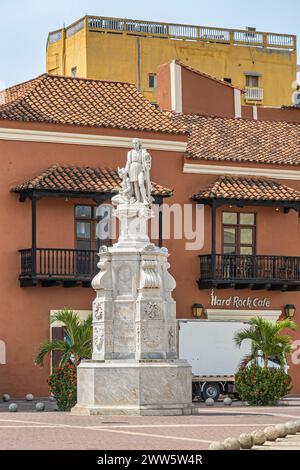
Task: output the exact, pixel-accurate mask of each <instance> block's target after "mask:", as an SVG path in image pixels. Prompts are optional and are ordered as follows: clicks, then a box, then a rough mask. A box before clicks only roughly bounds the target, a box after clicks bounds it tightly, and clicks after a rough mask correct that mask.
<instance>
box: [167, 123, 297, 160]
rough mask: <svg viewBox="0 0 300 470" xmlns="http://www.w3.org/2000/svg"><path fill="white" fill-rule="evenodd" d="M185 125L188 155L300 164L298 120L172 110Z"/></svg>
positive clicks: (215, 158)
mask: <svg viewBox="0 0 300 470" xmlns="http://www.w3.org/2000/svg"><path fill="white" fill-rule="evenodd" d="M173 119H174V120H175V121H176V122H181V123H183V124H185V125H187V127H188V129H189V132H190V137H189V139H188V146H187V158H190V159H194V160H211V161H228V162H247V163H256V164H276V165H291V166H292V165H293V166H298V165H300V123H291V122H284V121H255V120H250V119H233V118H223V117H210V116H199V115H194V114H193V115H191V114H189V115H188V114H186V115H185V114H173Z"/></svg>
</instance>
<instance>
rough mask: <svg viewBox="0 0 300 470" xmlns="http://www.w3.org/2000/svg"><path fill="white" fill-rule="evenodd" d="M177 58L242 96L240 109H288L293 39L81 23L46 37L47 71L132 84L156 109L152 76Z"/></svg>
mask: <svg viewBox="0 0 300 470" xmlns="http://www.w3.org/2000/svg"><path fill="white" fill-rule="evenodd" d="M173 59H178V60H180V61H182V62H183V63H185V64H187V65H189V66H190V67H193V68H195V69H198V70H201V71H202V72H206V73H208V74H210V75H212V76H214V77H217V78H219V79H223V80H226V81H229V82H231V83H232V84H233V85H236V86H238V87H240V88H242V89H244V90H245V92H246V93H245V95H244V98H243V99H244V101H245V102H246V103H248V104H258V105H264V106H282V105H290V104H291V103H292V93H293V86H294V84H295V80H296V72H297V55H296V36H293V35H289V34H277V33H268V32H260V31H256V30H255V29H254V28H248V29H245V30H231V29H223V28H211V27H202V26H190V25H179V24H170V23H159V22H151V21H141V20H129V19H121V18H107V17H94V16H93V17H92V16H86V17H84V18H81V19H80V20H78V21H76V22H75V23H73V24H72V25H70V26H68V27H66V28H63V29H60V30H57V31H54V32H51V33H49V36H48V41H47V65H46V67H47V72H48V73H50V74H54V75H71V76H77V77H84V78H92V79H100V80H113V81H122V82H131V83H134V84H135V85H136V86H137V87H138V88H139V90H140V91H141V92H142V93H143V94H144V95H145V96H146V97H147V98H148V99H149V100H150V101H152V102H156V71H157V67H158V66H159V65H160V64H163V63H166V62H169V61H171V60H173Z"/></svg>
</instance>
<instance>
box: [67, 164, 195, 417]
mask: <svg viewBox="0 0 300 470" xmlns="http://www.w3.org/2000/svg"><path fill="white" fill-rule="evenodd" d="M124 171H125V170H124ZM124 174H125V173H124ZM124 194H125V189H124ZM124 194H123V196H122V194H120V196H119V195H118V196H116V198H117V199H116V200H117V203H118V206H117V208H116V210H115V215H116V216H117V217H118V218H119V219H120V237H119V240H118V242H117V243H116V244H115V245H114V246H113V247H110V248H106V247H102V250H101V251H100V253H99V257H100V260H99V263H98V267H99V272H98V274H97V275H96V276H95V277H94V279H93V282H92V286H93V288H94V289H95V291H96V298H95V300H94V302H93V356H92V360H90V361H82V362H81V364H80V365H79V367H78V398H77V400H78V402H77V405H76V406H75V407H74V408H73V409H72V413H74V414H138V415H159V414H161V415H166V414H189V413H190V412H191V401H192V390H191V387H192V376H191V367H190V366H189V364H188V363H187V362H186V361H179V360H178V356H177V345H176V340H177V330H176V305H175V301H174V300H173V298H172V291H173V289H174V288H175V285H176V284H175V280H174V278H173V277H172V276H171V274H170V273H169V272H168V268H169V263H168V251H167V250H166V248H158V247H156V246H155V245H153V244H152V243H150V240H149V238H148V235H147V221H148V219H149V218H150V217H151V216H152V211H151V208H150V204H149V205H147V204H145V203H144V202H143V203H142V202H138V201H135V202H134V201H131V200H130V201H129V202H124V199H123V198H124Z"/></svg>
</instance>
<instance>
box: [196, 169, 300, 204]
mask: <svg viewBox="0 0 300 470" xmlns="http://www.w3.org/2000/svg"><path fill="white" fill-rule="evenodd" d="M193 199H194V200H195V201H201V200H203V201H205V200H208V199H228V200H232V199H238V200H247V201H274V202H279V201H285V202H300V191H297V190H296V189H293V188H289V187H288V186H285V185H283V184H281V183H279V182H278V181H273V180H271V179H268V178H263V177H243V176H226V175H224V176H220V177H219V178H217V179H216V180H215V181H213V182H212V183H211V184H209V185H208V186H206V187H205V188H203V189H201V190H200V191H199V193H197V194H195V195H194V196H193Z"/></svg>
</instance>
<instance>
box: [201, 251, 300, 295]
mask: <svg viewBox="0 0 300 470" xmlns="http://www.w3.org/2000/svg"><path fill="white" fill-rule="evenodd" d="M199 258H200V276H199V279H198V285H199V288H208V287H213V286H215V287H224V288H225V287H234V288H242V287H249V288H253V289H255V288H266V289H273V290H276V289H281V290H298V289H300V257H298V256H273V255H231V254H228V255H227V254H216V255H201V256H200V257H199Z"/></svg>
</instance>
